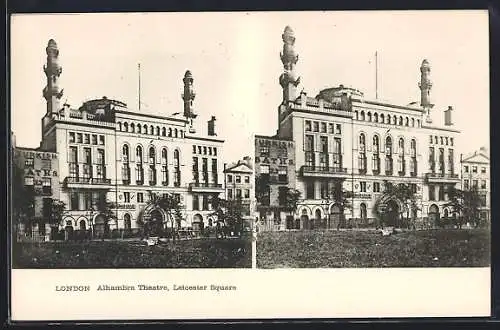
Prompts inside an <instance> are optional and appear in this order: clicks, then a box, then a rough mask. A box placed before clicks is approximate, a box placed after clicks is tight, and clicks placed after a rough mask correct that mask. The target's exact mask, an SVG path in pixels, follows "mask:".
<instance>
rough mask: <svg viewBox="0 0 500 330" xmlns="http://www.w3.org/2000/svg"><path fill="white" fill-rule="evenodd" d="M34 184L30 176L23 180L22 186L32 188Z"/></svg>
mask: <svg viewBox="0 0 500 330" xmlns="http://www.w3.org/2000/svg"><path fill="white" fill-rule="evenodd" d="M34 184H35V179H34V178H33V177H31V176H27V177H25V178H24V185H26V186H32V185H34Z"/></svg>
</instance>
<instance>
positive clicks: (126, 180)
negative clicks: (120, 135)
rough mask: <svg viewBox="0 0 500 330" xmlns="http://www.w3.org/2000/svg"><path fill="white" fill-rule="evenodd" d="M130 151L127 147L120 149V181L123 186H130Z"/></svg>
mask: <svg viewBox="0 0 500 330" xmlns="http://www.w3.org/2000/svg"><path fill="white" fill-rule="evenodd" d="M129 160H130V150H129V148H128V145H126V144H125V145H124V146H123V148H122V162H123V164H122V181H123V184H130V165H129Z"/></svg>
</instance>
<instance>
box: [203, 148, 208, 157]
mask: <svg viewBox="0 0 500 330" xmlns="http://www.w3.org/2000/svg"><path fill="white" fill-rule="evenodd" d="M203 154H204V155H206V154H207V147H203Z"/></svg>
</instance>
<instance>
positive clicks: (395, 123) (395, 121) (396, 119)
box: [392, 115, 398, 125]
mask: <svg viewBox="0 0 500 330" xmlns="http://www.w3.org/2000/svg"><path fill="white" fill-rule="evenodd" d="M392 124H393V125H397V124H398V117H396V115H394V116H392Z"/></svg>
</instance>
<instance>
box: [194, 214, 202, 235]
mask: <svg viewBox="0 0 500 330" xmlns="http://www.w3.org/2000/svg"><path fill="white" fill-rule="evenodd" d="M192 226H193V230H195V231H201V230H203V217H202V216H201V214H195V215H194V217H193V225H192Z"/></svg>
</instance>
